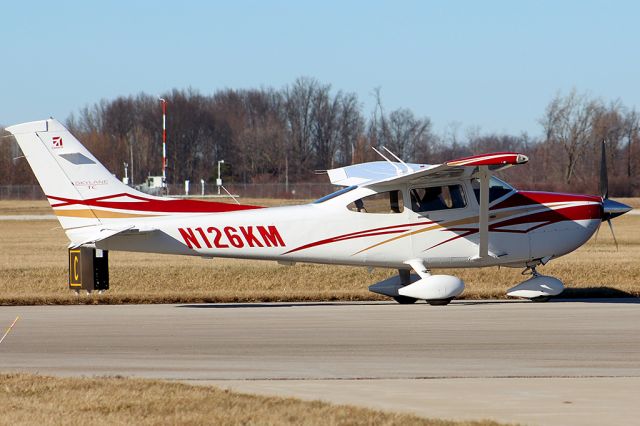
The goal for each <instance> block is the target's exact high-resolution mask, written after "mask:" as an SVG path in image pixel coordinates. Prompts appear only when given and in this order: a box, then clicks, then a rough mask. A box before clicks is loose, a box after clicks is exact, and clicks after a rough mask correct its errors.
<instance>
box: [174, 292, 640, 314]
mask: <svg viewBox="0 0 640 426" xmlns="http://www.w3.org/2000/svg"><path fill="white" fill-rule="evenodd" d="M576 302H579V303H626V304H640V298H639V297H636V296H634V295H633V294H631V293H628V292H626V291H623V290H619V289H616V288H611V287H606V286H602V287H583V288H567V289H565V291H564V292H563V293H562V294H561V295H560V296H559V297H552V298H551V299H550V300H549V302H548V303H576ZM514 303H527V304H528V303H536V302H533V301H528V300H523V299H501V300H495V299H493V300H472V299H461V300H456V301H454V302H453V303H451V304H450V305H449V306H451V307H454V306H472V305H504V304H514ZM418 304H419V305H423V304H426V303H425V302H418ZM373 305H375V306H386V305H393V306H398V304H397V303H396V302H394V301H391V300H390V301H388V302H385V301H371V302H366V301H363V302H269V303H265V302H255V303H190V304H184V305H178V306H176V307H177V308H195V309H237V308H292V307H305V306H309V307H311V306H373Z"/></svg>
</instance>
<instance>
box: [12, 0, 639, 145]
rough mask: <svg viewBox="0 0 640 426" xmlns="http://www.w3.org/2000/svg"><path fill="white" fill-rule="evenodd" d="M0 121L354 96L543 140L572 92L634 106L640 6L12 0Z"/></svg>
mask: <svg viewBox="0 0 640 426" xmlns="http://www.w3.org/2000/svg"><path fill="white" fill-rule="evenodd" d="M0 10H1V12H0V17H1V18H0V124H1V125H5V126H7V125H11V124H16V123H19V122H24V121H32V120H39V119H43V118H47V117H50V116H53V117H56V118H58V119H61V120H65V119H66V118H67V117H68V116H69V115H70V114H71V113H77V112H78V111H79V110H80V109H81V108H82V107H84V106H87V105H93V104H94V103H96V102H99V101H100V100H101V99H107V100H109V99H114V98H116V97H118V96H128V95H135V94H138V93H140V92H145V93H148V94H161V93H163V92H167V91H169V90H171V89H173V88H178V89H186V88H192V89H195V90H197V91H199V92H200V93H202V94H211V93H213V92H214V91H216V90H219V89H225V88H232V89H248V88H261V87H265V88H266V87H273V88H282V87H284V86H285V85H288V84H291V83H293V82H294V80H295V79H296V78H298V77H301V76H306V77H312V78H315V79H317V80H318V81H320V82H321V83H323V84H331V86H332V88H333V89H334V90H335V91H338V90H342V91H344V92H354V93H356V94H357V95H358V98H359V99H360V101H361V103H362V110H363V113H364V114H365V116H370V115H371V112H372V111H373V107H374V104H375V99H374V96H373V92H374V90H375V89H376V88H380V91H381V95H382V101H383V105H384V108H385V110H387V111H391V110H394V109H397V108H409V109H411V110H412V111H413V112H414V113H415V114H416V115H417V116H419V117H429V118H430V119H431V121H432V123H433V125H434V130H435V131H436V132H439V133H443V132H449V131H452V129H458V131H460V132H464V131H465V129H466V130H467V131H468V130H469V129H475V130H476V131H477V130H479V131H480V132H482V133H494V132H495V133H510V134H520V133H521V132H527V133H528V134H529V135H530V136H533V137H535V136H538V135H540V134H541V133H542V128H541V126H540V124H539V122H538V121H539V119H540V117H541V116H542V115H543V113H544V110H545V107H546V105H547V104H548V103H549V101H550V100H551V99H552V98H553V97H554V96H556V95H557V94H559V93H560V94H567V93H568V92H569V91H571V90H572V89H576V90H577V91H578V92H580V93H587V94H589V95H590V96H593V97H599V98H602V99H603V100H604V101H605V102H611V101H614V100H620V101H621V102H622V103H623V104H624V105H626V106H627V107H629V108H638V107H640V86H639V85H638V79H639V78H640V54H639V53H640V52H639V50H640V49H639V44H638V43H639V41H640V29H639V28H640V26H639V25H638V21H637V20H638V17H639V16H640V2H637V1H615V0H611V1H589V0H584V1H570V0H565V1H558V0H554V1H547V0H539V1H524V0H521V1H494V0H484V1H455V0H451V1H428V0H424V1H401V0H399V1H376V0H368V1H356V0H353V1H346V0H341V1H334V0H323V1H315V2H311V1H277V0H270V1H243V0H234V1H228V0H227V1H189V0H182V1H175V0H174V1H164V0H154V1H142V0H140V1H136V0H128V1H120V0H112V1H87V0H84V1H64V0H57V1H55V2H51V1H29V0H21V1H10V2H3V4H2V6H1V7H0Z"/></svg>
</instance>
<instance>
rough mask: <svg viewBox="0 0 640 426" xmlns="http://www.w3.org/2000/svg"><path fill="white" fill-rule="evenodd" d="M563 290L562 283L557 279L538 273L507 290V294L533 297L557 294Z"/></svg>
mask: <svg viewBox="0 0 640 426" xmlns="http://www.w3.org/2000/svg"><path fill="white" fill-rule="evenodd" d="M563 291H564V285H562V281H560V280H559V279H557V278H555V277H550V276H547V275H538V276H535V277H531V278H529V279H528V280H526V281H523V282H521V283H520V284H518V285H517V286H515V287H512V288H510V289H509V290H507V296H511V297H523V298H525V299H535V298H537V297H550V296H557V295H559V294H560V293H562V292H563Z"/></svg>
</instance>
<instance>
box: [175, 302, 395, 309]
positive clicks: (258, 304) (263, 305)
mask: <svg viewBox="0 0 640 426" xmlns="http://www.w3.org/2000/svg"><path fill="white" fill-rule="evenodd" d="M370 305H377V306H380V305H397V303H396V302H272V303H271V302H270V303H263V302H256V303H202V304H187V305H179V306H176V308H198V309H229V308H233V309H235V308H293V307H296V306H370Z"/></svg>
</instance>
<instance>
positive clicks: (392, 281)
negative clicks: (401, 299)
mask: <svg viewBox="0 0 640 426" xmlns="http://www.w3.org/2000/svg"><path fill="white" fill-rule="evenodd" d="M419 279H420V277H419V276H418V275H416V274H410V275H409V283H410V284H412V283H414V282H416V281H418V280H419ZM405 284H406V283H403V282H402V279H401V278H400V275H394V276H393V277H391V278H387V279H386V280H384V281H380V282H378V283H375V284H373V285H370V286H369V291H370V292H372V293H378V294H382V295H384V296H390V297H397V296H399V295H400V294H399V293H398V289H400V288H402V287H403V286H404V285H405Z"/></svg>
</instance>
